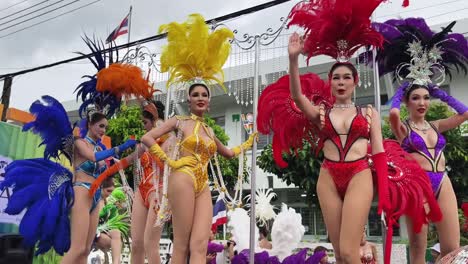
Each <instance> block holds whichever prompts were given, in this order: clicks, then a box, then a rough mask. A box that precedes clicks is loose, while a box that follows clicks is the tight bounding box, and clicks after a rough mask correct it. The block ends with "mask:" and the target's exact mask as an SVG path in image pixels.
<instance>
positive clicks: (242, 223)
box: [228, 208, 258, 252]
mask: <svg viewBox="0 0 468 264" xmlns="http://www.w3.org/2000/svg"><path fill="white" fill-rule="evenodd" d="M228 216H229V222H228V228H229V229H230V232H231V235H232V240H234V242H236V247H235V249H236V250H238V251H239V252H240V251H242V250H244V249H247V248H249V244H250V217H249V215H248V213H247V211H246V210H244V209H243V208H236V209H234V210H233V211H229V214H228ZM255 241H258V228H257V227H255Z"/></svg>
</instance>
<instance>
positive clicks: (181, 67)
mask: <svg viewBox="0 0 468 264" xmlns="http://www.w3.org/2000/svg"><path fill="white" fill-rule="evenodd" d="M160 31H161V32H167V34H168V35H167V39H168V44H167V45H166V46H165V47H164V49H163V53H162V55H161V70H162V71H163V72H169V80H168V82H167V85H168V87H169V86H170V85H172V84H176V83H178V84H180V85H181V86H183V87H184V88H186V89H187V91H188V93H187V95H188V104H189V108H190V112H191V115H190V116H175V117H172V118H170V119H168V120H167V121H166V122H164V123H163V124H162V125H161V126H159V127H157V128H153V129H152V130H151V131H150V132H148V133H147V134H146V135H144V136H143V137H142V139H141V140H142V142H143V143H144V144H145V145H146V146H148V147H149V150H150V152H151V153H152V154H153V155H155V156H157V157H158V158H159V159H161V160H162V161H164V162H165V163H166V168H168V169H165V171H164V174H165V176H164V178H165V182H164V187H163V201H162V205H161V208H160V212H159V214H160V215H159V217H160V219H158V220H161V219H163V218H165V216H167V212H166V210H165V205H164V203H165V198H167V199H168V202H169V205H170V208H171V210H172V224H173V229H174V246H173V254H172V263H174V264H185V263H187V256H188V255H189V253H190V263H206V252H207V245H208V238H209V236H210V228H211V219H212V214H213V209H212V200H211V193H210V190H209V188H208V185H207V182H208V163H209V161H210V159H211V158H212V157H213V156H214V155H215V153H216V152H218V153H219V154H220V155H222V156H224V157H227V158H233V157H235V156H236V155H238V154H240V152H241V151H244V150H247V149H249V148H250V147H251V146H252V144H253V141H254V138H255V137H256V133H254V134H252V135H251V136H250V137H249V139H248V140H247V141H246V142H245V143H243V144H242V145H240V146H238V147H235V148H233V149H229V148H227V147H226V146H224V145H223V144H222V143H221V142H220V141H219V140H218V139H217V138H216V136H215V135H214V133H213V130H212V129H211V128H209V127H208V126H207V125H206V124H205V123H204V121H203V114H204V113H205V112H206V111H207V109H208V107H209V103H210V94H211V93H210V89H209V87H210V86H212V85H216V84H218V85H220V86H221V87H224V86H223V79H224V77H223V71H222V66H223V64H224V63H225V61H226V59H227V57H228V55H229V52H230V44H229V42H228V40H229V39H230V38H233V33H232V31H230V30H228V29H225V28H223V29H218V30H216V31H214V32H212V33H210V30H209V27H208V26H207V25H206V24H205V21H204V18H203V17H202V16H201V15H198V14H193V15H190V16H189V18H188V20H187V21H186V22H184V23H176V22H173V23H170V24H167V25H163V26H161V28H160ZM174 130H177V132H178V133H177V145H176V148H174V152H173V153H172V155H170V157H168V155H167V154H166V153H165V152H164V151H163V150H162V149H161V147H160V146H159V145H158V144H157V143H156V139H157V138H159V137H161V136H162V135H164V134H166V133H168V132H170V131H174ZM169 173H170V177H167V175H168V174H169ZM166 194H167V195H166ZM165 214H166V215H165Z"/></svg>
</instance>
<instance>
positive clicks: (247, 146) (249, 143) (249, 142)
mask: <svg viewBox="0 0 468 264" xmlns="http://www.w3.org/2000/svg"><path fill="white" fill-rule="evenodd" d="M257 134H258V132H254V133H252V134H251V135H250V136H249V139H247V140H246V141H245V142H244V143H242V144H241V145H240V146H237V147H234V148H233V149H232V151H234V154H235V155H236V156H238V155H239V154H240V153H241V151H247V150H249V149H250V148H251V147H252V145H253V143H254V140H255V138H257Z"/></svg>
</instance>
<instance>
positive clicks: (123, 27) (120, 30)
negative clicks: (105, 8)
mask: <svg viewBox="0 0 468 264" xmlns="http://www.w3.org/2000/svg"><path fill="white" fill-rule="evenodd" d="M129 19H130V12H129V13H128V15H127V16H126V17H125V18H124V19H123V20H122V22H120V24H119V26H118V27H117V28H115V29H114V31H112V33H110V35H109V36H108V37H107V39H106V43H110V42H112V41H114V40H115V39H117V38H118V37H119V36H122V35H125V34H127V33H128V24H129Z"/></svg>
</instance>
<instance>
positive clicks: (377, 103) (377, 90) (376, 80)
mask: <svg viewBox="0 0 468 264" xmlns="http://www.w3.org/2000/svg"><path fill="white" fill-rule="evenodd" d="M374 18H375V17H374V16H372V17H371V21H373V20H374ZM376 58H377V48H375V47H374V48H373V49H372V65H373V66H374V67H372V68H373V70H374V98H375V100H374V101H375V108H376V109H377V112H378V113H379V116H380V115H381V107H380V105H381V102H380V81H379V64H378V63H377V62H376ZM380 217H381V222H380V223H381V225H382V246H383V249H384V253H383V254H384V256H385V253H386V252H385V248H386V245H385V244H386V243H385V242H386V240H387V239H386V233H387V232H386V231H387V229H388V227H387V225H386V223H385V213H384V212H382V215H381V216H380Z"/></svg>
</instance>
